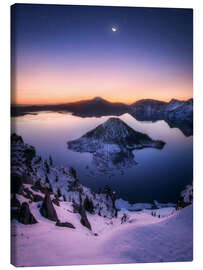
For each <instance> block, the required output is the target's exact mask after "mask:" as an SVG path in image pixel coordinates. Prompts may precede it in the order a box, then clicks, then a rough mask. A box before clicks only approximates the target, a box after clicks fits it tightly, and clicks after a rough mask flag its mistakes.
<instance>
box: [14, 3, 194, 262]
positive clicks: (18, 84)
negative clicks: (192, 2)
mask: <svg viewBox="0 0 203 270" xmlns="http://www.w3.org/2000/svg"><path fill="white" fill-rule="evenodd" d="M11 82H12V89H11V90H12V93H11V94H12V100H11V263H12V264H13V265H15V266H60V265H84V264H85V265H91V264H120V263H149V262H150V263H151V262H186V261H191V260H192V259H193V206H192V204H193V10H192V9H181V8H179V9H177V8H150V7H149V8H140V7H139V8H137V7H113V6H85V5H84V6H79V5H78V6H76V5H39V4H15V5H13V6H11Z"/></svg>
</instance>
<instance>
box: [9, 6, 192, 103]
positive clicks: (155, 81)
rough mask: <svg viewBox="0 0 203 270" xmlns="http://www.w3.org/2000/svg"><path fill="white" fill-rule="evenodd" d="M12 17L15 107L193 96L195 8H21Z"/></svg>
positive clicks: (16, 9)
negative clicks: (70, 102) (21, 105)
mask: <svg viewBox="0 0 203 270" xmlns="http://www.w3.org/2000/svg"><path fill="white" fill-rule="evenodd" d="M11 19H12V44H11V45H12V82H13V91H16V95H13V96H14V97H15V99H13V100H12V103H18V104H39V103H42V104H44V103H59V102H60V103H61V102H69V101H76V100H80V99H89V98H93V97H95V96H101V97H103V98H105V99H108V100H110V101H122V102H126V103H131V102H135V101H136V100H138V99H142V98H154V99H159V100H170V99H171V98H178V99H187V98H190V97H192V83H193V82H192V81H193V78H192V76H193V74H192V72H193V70H192V68H193V63H192V62H193V12H192V10H191V9H166V8H162V9H161V8H127V7H95V6H92V7H91V6H64V5H32V4H29V5H28V4H27V5H25V4H16V5H14V6H12V7H11ZM112 27H115V28H116V29H117V31H115V32H113V31H112Z"/></svg>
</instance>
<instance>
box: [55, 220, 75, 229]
mask: <svg viewBox="0 0 203 270" xmlns="http://www.w3.org/2000/svg"><path fill="white" fill-rule="evenodd" d="M56 226H58V227H67V228H71V229H75V227H74V226H73V224H71V223H69V222H60V221H57V222H56Z"/></svg>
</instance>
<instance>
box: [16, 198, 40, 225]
mask: <svg viewBox="0 0 203 270" xmlns="http://www.w3.org/2000/svg"><path fill="white" fill-rule="evenodd" d="M18 221H19V222H21V223H23V224H25V225H27V224H35V223H37V220H36V219H35V217H34V216H33V214H32V213H31V211H30V207H29V204H28V203H26V202H23V203H22V205H21V208H20V212H19V216H18Z"/></svg>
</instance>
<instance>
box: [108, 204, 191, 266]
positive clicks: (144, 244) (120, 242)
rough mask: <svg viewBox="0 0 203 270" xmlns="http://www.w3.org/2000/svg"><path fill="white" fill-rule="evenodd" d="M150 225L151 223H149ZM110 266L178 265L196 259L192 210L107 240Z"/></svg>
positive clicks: (131, 228)
mask: <svg viewBox="0 0 203 270" xmlns="http://www.w3.org/2000/svg"><path fill="white" fill-rule="evenodd" d="M148 222H149V221H148ZM103 248H105V249H106V252H107V253H108V252H111V262H112V263H113V262H119V263H135V262H138V263H141V262H172V261H173V262H175V261H191V260H192V259H193V209H192V206H188V207H186V208H184V209H183V210H181V211H178V212H176V214H174V215H173V216H170V217H168V218H165V219H163V220H162V221H160V222H157V223H154V224H147V222H146V224H145V225H143V226H137V225H136V220H135V222H134V223H133V224H129V225H126V226H125V228H119V229H118V230H117V231H115V232H114V233H112V234H111V235H109V236H108V237H106V239H105V241H104V243H103Z"/></svg>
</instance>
